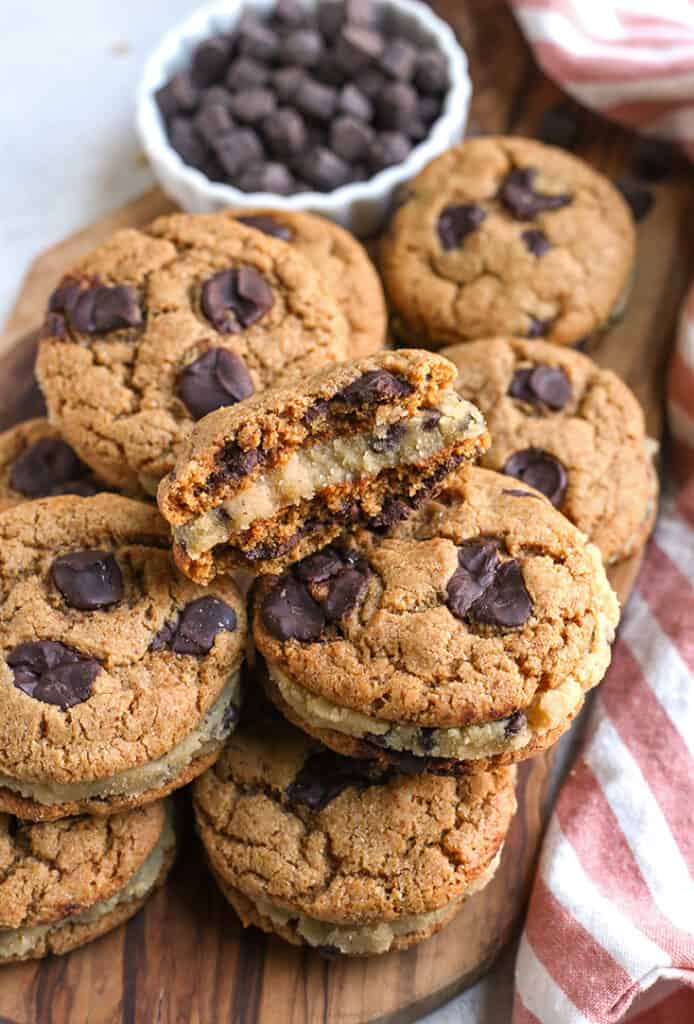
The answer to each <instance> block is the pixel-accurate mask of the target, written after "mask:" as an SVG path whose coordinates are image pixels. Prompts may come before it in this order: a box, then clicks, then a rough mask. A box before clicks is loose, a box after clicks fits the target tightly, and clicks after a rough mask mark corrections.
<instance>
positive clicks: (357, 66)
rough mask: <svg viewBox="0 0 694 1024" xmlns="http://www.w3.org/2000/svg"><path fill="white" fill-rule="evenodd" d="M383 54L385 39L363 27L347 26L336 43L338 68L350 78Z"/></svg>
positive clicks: (335, 56) (335, 53)
mask: <svg viewBox="0 0 694 1024" xmlns="http://www.w3.org/2000/svg"><path fill="white" fill-rule="evenodd" d="M382 52H383V37H382V36H381V34H380V33H379V32H375V31H372V30H371V29H369V28H366V27H365V26H362V25H346V26H345V27H344V28H343V29H342V30H341V31H340V33H339V35H338V37H337V41H336V43H335V51H334V58H335V63H336V64H337V66H338V67H339V68H340V69H341V70H342V71H344V72H345V74H348V75H350V76H352V75H354V74H355V73H356V72H358V71H360V70H361V69H362V68H365V67H366V66H367V65H368V64H371V63H372V62H373V61H376V60H378V58H379V57H380V56H381V54H382Z"/></svg>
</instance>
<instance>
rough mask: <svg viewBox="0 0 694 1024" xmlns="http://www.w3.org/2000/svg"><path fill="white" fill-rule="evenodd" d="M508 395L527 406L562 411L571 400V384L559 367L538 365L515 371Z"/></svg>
mask: <svg viewBox="0 0 694 1024" xmlns="http://www.w3.org/2000/svg"><path fill="white" fill-rule="evenodd" d="M508 393H509V395H511V397H512V398H519V399H520V400H521V401H522V402H528V404H529V405H547V406H549V408H550V409H563V408H564V406H565V405H566V403H567V402H568V401H569V399H570V398H571V382H570V381H569V378H568V376H567V375H566V373H565V372H564V370H562V369H561V368H560V367H558V366H546V365H545V364H544V363H540V364H538V365H537V366H534V367H530V366H528V367H525V366H524V367H521V368H520V369H518V370H516V372H515V373H514V375H513V377H512V379H511V385H510V387H509V389H508Z"/></svg>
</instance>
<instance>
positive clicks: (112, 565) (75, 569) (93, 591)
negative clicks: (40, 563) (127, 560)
mask: <svg viewBox="0 0 694 1024" xmlns="http://www.w3.org/2000/svg"><path fill="white" fill-rule="evenodd" d="M51 578H52V580H53V582H54V583H55V585H56V587H57V588H58V590H59V591H60V593H61V594H62V595H63V597H64V598H65V600H66V601H67V603H68V604H69V605H70V606H71V607H72V608H78V609H79V610H80V611H82V612H93V611H96V610H97V609H98V608H109V607H110V606H111V605H114V604H117V603H118V601H120V600H121V598H122V597H123V574H122V573H121V571H120V566H119V565H118V562H117V561H116V559H115V558H114V556H113V555H112V554H110V552H108V551H99V550H86V551H71V552H70V553H69V554H67V555H61V556H60V557H59V558H56V559H55V560H54V562H53V564H52V566H51Z"/></svg>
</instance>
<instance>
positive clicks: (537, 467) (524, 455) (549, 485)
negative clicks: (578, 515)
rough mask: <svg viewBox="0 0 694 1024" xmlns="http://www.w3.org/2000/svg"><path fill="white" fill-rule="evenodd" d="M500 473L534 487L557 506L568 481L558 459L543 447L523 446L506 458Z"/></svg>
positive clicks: (562, 497) (561, 499)
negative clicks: (521, 449)
mask: <svg viewBox="0 0 694 1024" xmlns="http://www.w3.org/2000/svg"><path fill="white" fill-rule="evenodd" d="M502 473H506V474H507V475H508V476H515V477H516V479H517V480H522V481H523V483H524V484H527V485H528V486H529V487H534V488H535V490H537V491H540V493H541V494H544V496H545V497H546V498H549V500H550V501H551V502H552V504H553V505H556V506H557V507H559V506H560V505H561V503H562V501H563V499H564V494H565V493H566V486H567V483H568V477H567V474H566V470H565V469H564V467H563V465H562V464H561V462H560V461H559V459H557V458H555V457H554V455H550V454H549V452H546V451H545V450H544V448H524V449H523V451H520V452H516V453H515V454H514V455H511V456H510V457H509V458H508V459H507V460H506V462H505V463H504V466H503V469H502Z"/></svg>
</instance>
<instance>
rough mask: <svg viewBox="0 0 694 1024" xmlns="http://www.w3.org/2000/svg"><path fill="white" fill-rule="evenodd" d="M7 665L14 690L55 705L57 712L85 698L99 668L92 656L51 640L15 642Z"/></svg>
mask: <svg viewBox="0 0 694 1024" xmlns="http://www.w3.org/2000/svg"><path fill="white" fill-rule="evenodd" d="M7 664H8V665H9V666H10V668H11V669H12V670H13V674H14V685H15V686H16V687H17V689H19V690H21V691H22V693H26V694H27V696H28V697H33V698H34V700H40V701H43V703H44V704H56V705H57V706H58V707H59V708H60V709H61V711H66V710H67V709H68V708H71V707H74V706H75V704H82V703H83V702H84V701H85V700H88V699H89V697H91V694H92V684H93V682H94V680H95V679H96V677H97V676H98V674H99V672H100V671H101V665H100V664H99V662H98V661H97V660H96V659H95V658H90V657H89V656H88V655H86V654H82V653H81V652H80V651H77V650H75V648H74V647H68V646H67V645H66V644H62V643H59V642H58V641H55V640H33V641H29V642H28V643H23V644H18V645H17V646H16V647H15V648H14V649H13V650H12V651H11V652H10V653H9V654H8V656H7Z"/></svg>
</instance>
